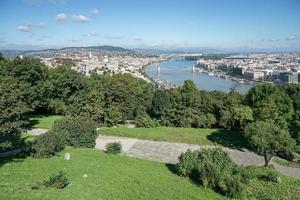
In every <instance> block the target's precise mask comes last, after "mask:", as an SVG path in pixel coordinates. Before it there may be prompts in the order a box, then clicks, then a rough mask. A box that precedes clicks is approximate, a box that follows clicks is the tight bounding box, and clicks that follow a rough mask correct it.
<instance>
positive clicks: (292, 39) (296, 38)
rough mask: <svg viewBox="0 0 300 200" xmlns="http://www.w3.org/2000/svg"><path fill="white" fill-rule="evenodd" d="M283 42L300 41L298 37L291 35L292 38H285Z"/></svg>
mask: <svg viewBox="0 0 300 200" xmlns="http://www.w3.org/2000/svg"><path fill="white" fill-rule="evenodd" d="M285 40H286V41H297V40H300V37H298V36H296V35H292V36H289V37H287V38H285Z"/></svg>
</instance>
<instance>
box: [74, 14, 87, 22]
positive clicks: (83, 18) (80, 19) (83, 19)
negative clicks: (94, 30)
mask: <svg viewBox="0 0 300 200" xmlns="http://www.w3.org/2000/svg"><path fill="white" fill-rule="evenodd" d="M73 20H74V21H75V22H78V23H85V22H88V21H90V19H89V18H87V17H86V16H84V15H73Z"/></svg>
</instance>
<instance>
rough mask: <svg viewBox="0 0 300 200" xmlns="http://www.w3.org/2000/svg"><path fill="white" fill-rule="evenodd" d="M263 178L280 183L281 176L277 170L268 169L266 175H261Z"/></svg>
mask: <svg viewBox="0 0 300 200" xmlns="http://www.w3.org/2000/svg"><path fill="white" fill-rule="evenodd" d="M260 178H261V179H262V180H264V181H268V182H273V183H278V182H279V181H278V180H279V176H278V174H277V173H276V172H274V171H273V170H272V171H268V172H267V174H266V175H262V176H261V177H260Z"/></svg>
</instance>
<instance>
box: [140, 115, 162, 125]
mask: <svg viewBox="0 0 300 200" xmlns="http://www.w3.org/2000/svg"><path fill="white" fill-rule="evenodd" d="M158 126H159V123H158V121H157V120H155V119H151V118H150V116H149V115H147V114H145V115H140V116H138V117H137V118H136V127H143V128H154V127H158Z"/></svg>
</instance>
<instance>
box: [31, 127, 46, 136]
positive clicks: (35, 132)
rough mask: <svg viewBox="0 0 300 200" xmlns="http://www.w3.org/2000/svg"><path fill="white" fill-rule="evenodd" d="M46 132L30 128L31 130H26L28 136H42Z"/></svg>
mask: <svg viewBox="0 0 300 200" xmlns="http://www.w3.org/2000/svg"><path fill="white" fill-rule="evenodd" d="M47 132H48V129H44V128H32V129H29V130H27V133H28V134H29V135H34V136H36V135H42V134H44V133H47Z"/></svg>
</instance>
